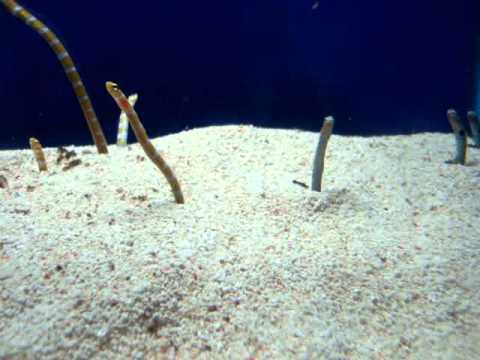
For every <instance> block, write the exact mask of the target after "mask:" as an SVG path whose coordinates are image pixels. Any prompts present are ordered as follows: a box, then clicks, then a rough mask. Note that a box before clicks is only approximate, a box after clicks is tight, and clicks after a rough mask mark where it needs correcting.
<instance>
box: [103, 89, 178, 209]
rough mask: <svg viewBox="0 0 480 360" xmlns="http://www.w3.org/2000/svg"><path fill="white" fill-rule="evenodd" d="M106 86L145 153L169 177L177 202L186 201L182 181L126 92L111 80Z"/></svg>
mask: <svg viewBox="0 0 480 360" xmlns="http://www.w3.org/2000/svg"><path fill="white" fill-rule="evenodd" d="M105 86H106V88H107V91H108V93H109V94H110V95H111V96H112V98H113V100H115V102H116V103H117V105H118V107H119V108H120V110H121V111H123V112H125V114H126V115H127V119H128V121H129V122H130V126H131V128H132V130H133V132H134V134H135V137H136V138H137V140H138V142H139V143H140V145H141V146H142V148H143V151H145V154H146V155H147V156H148V157H149V159H150V160H152V162H153V163H154V164H155V165H156V166H157V167H158V168H159V170H160V171H161V172H162V174H163V175H164V176H165V178H166V179H167V181H168V183H169V184H170V187H171V188H172V192H173V196H174V197H175V201H176V202H177V204H183V203H185V200H184V198H183V193H182V190H181V188H180V183H179V182H178V180H177V178H176V177H175V174H174V173H173V171H172V169H171V168H170V167H169V166H168V164H167V163H166V162H165V160H164V159H163V157H162V156H161V155H160V153H159V152H158V151H157V150H156V149H155V147H154V146H153V144H152V143H151V141H150V139H149V138H148V135H147V132H146V131H145V128H144V127H143V125H142V123H141V121H140V118H139V117H138V115H137V112H136V111H135V109H134V108H133V107H132V105H131V104H130V102H129V101H128V99H127V97H126V96H125V94H124V93H123V92H122V90H121V89H120V88H119V87H118V85H117V84H115V83H113V82H111V81H107V83H106V84H105Z"/></svg>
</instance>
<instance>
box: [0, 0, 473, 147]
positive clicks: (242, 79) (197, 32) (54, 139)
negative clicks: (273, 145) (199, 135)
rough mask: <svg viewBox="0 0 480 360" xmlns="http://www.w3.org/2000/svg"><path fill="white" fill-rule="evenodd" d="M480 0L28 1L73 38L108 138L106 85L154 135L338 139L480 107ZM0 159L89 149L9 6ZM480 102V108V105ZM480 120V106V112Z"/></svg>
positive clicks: (425, 127) (69, 98) (42, 52)
mask: <svg viewBox="0 0 480 360" xmlns="http://www.w3.org/2000/svg"><path fill="white" fill-rule="evenodd" d="M479 3H480V1H478V0H470V1H469V0H458V1H455V2H451V1H438V0H437V1H433V0H431V1H430V0H424V1H422V0H416V1H413V0H403V1H385V0H378V1H369V0H365V1H358V0H349V1H345V0H335V1H333V0H330V1H322V0H320V1H319V4H318V7H317V8H316V9H315V10H312V5H313V3H312V1H311V0H305V1H303V0H277V1H272V0H261V1H260V0H241V1H239V0H228V1H225V0H223V1H203V2H201V1H195V2H194V1H189V0H184V1H178V0H158V1H141V0H139V1H134V2H132V1H119V0H115V1H114V0H101V1H98V0H95V1H93V0H84V1H65V0H46V1H38V0H37V1H33V0H29V1H27V0H25V1H20V4H21V5H23V6H25V7H26V8H28V9H29V10H30V11H31V12H32V13H33V14H34V15H35V16H37V17H38V18H39V19H41V20H43V21H44V22H45V23H46V25H47V26H49V27H50V29H51V30H53V31H54V32H55V33H56V34H57V36H58V37H59V38H60V39H61V41H63V43H64V45H65V46H66V48H67V50H68V51H69V53H70V54H71V55H72V57H73V59H74V61H75V62H76V65H77V68H78V69H79V71H80V74H81V76H82V78H83V81H84V83H85V84H86V86H87V89H88V91H89V95H90V97H91V98H92V101H93V104H94V107H95V109H96V111H97V115H98V117H99V119H100V121H101V124H102V126H103V129H104V131H105V134H106V136H107V139H108V141H109V142H110V143H113V142H115V138H116V127H117V120H118V115H119V110H118V109H117V108H116V105H115V104H114V102H113V100H112V99H111V98H110V96H109V95H108V93H107V92H106V90H105V87H104V83H105V81H106V80H112V81H115V82H117V83H118V84H119V85H120V87H121V88H122V89H123V90H124V91H125V92H126V93H127V94H130V93H132V92H138V93H139V94H140V96H139V101H138V103H137V106H136V109H137V111H138V113H139V115H140V117H141V119H142V121H143V122H144V125H145V127H146V128H147V131H148V132H149V135H150V136H151V137H155V136H159V135H163V134H167V133H173V132H178V131H181V130H183V129H185V128H186V127H188V128H193V127H199V126H207V125H211V124H227V123H253V124H255V125H257V126H268V127H282V128H299V129H306V130H314V131H318V129H319V128H320V125H321V121H322V119H323V117H324V116H325V115H329V114H331V115H334V116H335V118H336V125H335V132H336V133H341V134H362V135H373V134H397V133H403V134H405V133H412V132H418V131H448V130H449V127H448V122H447V120H446V117H445V111H446V109H447V108H449V107H455V108H456V109H457V110H458V111H459V112H460V114H462V115H463V114H464V113H465V111H466V110H469V109H471V108H473V107H474V99H475V96H476V94H475V71H476V69H475V62H477V63H480V56H478V54H477V53H478V49H479V48H480V47H479V46H478V40H479V35H480V31H479V23H480V21H479V14H480V4H479ZM0 39H1V44H2V46H1V48H0V65H1V67H0V104H1V121H0V124H1V130H0V148H18V147H26V146H28V138H29V137H30V136H35V137H38V138H39V140H40V141H41V142H42V143H43V144H44V146H56V145H62V144H65V145H67V144H71V143H76V144H82V143H91V138H90V133H89V131H88V129H87V126H86V122H85V120H84V119H83V116H82V113H81V110H80V107H79V105H78V103H77V100H76V98H75V96H74V94H73V91H72V89H71V87H70V84H69V82H68V81H67V78H66V77H65V74H64V73H63V69H62V67H61V65H60V63H59V62H58V60H57V59H56V57H55V55H54V54H53V52H52V50H51V49H50V48H49V47H48V45H47V44H46V43H45V42H44V40H43V39H42V38H41V37H40V36H39V35H37V34H36V33H34V32H33V31H32V30H31V29H30V28H29V27H27V26H26V25H24V24H23V23H22V22H21V21H20V20H19V19H17V18H14V17H13V16H11V15H10V14H9V13H8V12H7V11H6V10H5V9H4V8H3V6H2V5H0ZM479 105H480V104H479ZM477 110H480V109H477Z"/></svg>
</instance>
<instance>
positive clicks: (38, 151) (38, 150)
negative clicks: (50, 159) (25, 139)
mask: <svg viewBox="0 0 480 360" xmlns="http://www.w3.org/2000/svg"><path fill="white" fill-rule="evenodd" d="M30 148H31V149H32V151H33V155H34V156H35V160H36V161H37V165H38V170H39V171H47V161H46V160H45V154H44V153H43V147H42V144H40V141H38V140H37V139H35V138H30Z"/></svg>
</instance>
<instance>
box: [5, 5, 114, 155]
mask: <svg viewBox="0 0 480 360" xmlns="http://www.w3.org/2000/svg"><path fill="white" fill-rule="evenodd" d="M0 2H1V3H2V4H3V5H4V6H5V8H6V9H7V10H8V11H9V12H10V13H11V14H12V15H13V16H15V17H17V18H19V19H20V20H22V21H23V22H24V23H25V24H26V25H28V26H29V27H31V28H32V29H33V30H35V32H37V33H38V34H39V35H40V36H41V37H42V38H43V39H44V40H45V41H46V42H47V43H48V45H50V47H51V48H52V50H53V51H54V53H55V54H56V55H57V58H58V60H59V61H60V63H61V64H62V66H63V69H64V71H65V73H66V75H67V77H68V80H70V83H71V84H72V87H73V90H74V91H75V95H76V96H77V99H78V102H79V103H80V106H81V108H82V111H83V115H84V117H85V119H86V120H87V124H88V128H89V130H90V133H91V134H92V138H93V141H94V142H95V145H96V147H97V151H98V152H99V153H100V154H106V153H108V147H107V141H106V139H105V136H104V134H103V131H102V128H101V126H100V123H99V121H98V119H97V116H96V114H95V110H94V109H93V106H92V103H91V101H90V98H89V96H88V94H87V90H86V89H85V86H84V85H83V82H82V80H81V78H80V75H79V74H78V71H77V69H76V68H75V64H74V63H73V60H72V58H71V57H70V55H69V54H68V52H67V50H66V49H65V47H64V46H63V44H62V43H61V42H60V40H59V39H58V37H57V36H56V35H55V34H54V33H53V32H52V31H51V30H50V29H49V28H48V27H47V26H46V25H45V24H44V23H43V22H41V21H40V20H38V19H37V18H36V17H35V16H33V15H32V14H30V12H28V11H27V10H26V9H25V8H23V7H22V6H20V5H19V4H18V3H17V2H16V1H15V0H0Z"/></svg>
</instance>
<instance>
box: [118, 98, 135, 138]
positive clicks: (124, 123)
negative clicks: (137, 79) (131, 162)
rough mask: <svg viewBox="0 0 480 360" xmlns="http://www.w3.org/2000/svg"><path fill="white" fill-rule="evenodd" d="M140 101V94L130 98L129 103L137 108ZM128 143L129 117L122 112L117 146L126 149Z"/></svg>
mask: <svg viewBox="0 0 480 360" xmlns="http://www.w3.org/2000/svg"><path fill="white" fill-rule="evenodd" d="M137 100H138V94H132V95H130V96H129V97H128V102H129V103H130V105H131V106H132V108H133V107H134V106H135V103H136V102H137ZM127 141H128V117H127V114H125V111H123V110H122V111H121V113H120V119H119V120H118V132H117V146H120V147H124V146H127Z"/></svg>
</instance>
